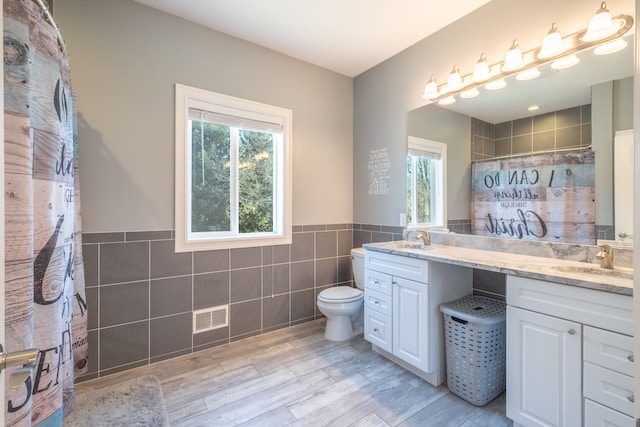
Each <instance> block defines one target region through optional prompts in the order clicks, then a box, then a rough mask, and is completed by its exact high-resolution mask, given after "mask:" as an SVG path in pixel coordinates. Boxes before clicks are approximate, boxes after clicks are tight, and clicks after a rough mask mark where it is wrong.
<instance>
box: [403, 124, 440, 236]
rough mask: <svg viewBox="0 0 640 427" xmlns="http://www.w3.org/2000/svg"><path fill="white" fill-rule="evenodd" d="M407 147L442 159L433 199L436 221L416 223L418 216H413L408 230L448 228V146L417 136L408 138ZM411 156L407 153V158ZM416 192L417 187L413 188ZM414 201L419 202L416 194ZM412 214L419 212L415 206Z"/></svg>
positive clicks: (437, 171)
mask: <svg viewBox="0 0 640 427" xmlns="http://www.w3.org/2000/svg"><path fill="white" fill-rule="evenodd" d="M407 146H408V148H409V151H410V150H417V151H422V152H425V153H430V154H433V155H435V156H438V157H440V162H438V165H439V166H438V168H437V170H436V178H437V181H436V183H435V190H434V191H435V194H434V195H433V196H435V197H432V200H435V202H433V204H434V206H435V208H436V209H435V216H436V219H435V220H434V221H433V222H431V223H416V215H412V216H411V219H410V221H409V222H408V223H407V229H409V230H415V229H428V228H436V227H437V228H446V227H447V144H445V143H442V142H438V141H431V140H428V139H424V138H418V137H415V136H409V137H408V143H407ZM409 155H410V154H409V153H407V157H408V156H409ZM413 189H414V190H415V186H414V187H413ZM412 196H413V197H412V199H413V201H414V204H415V202H416V201H417V195H416V194H415V193H414V194H413V195H412ZM411 211H412V212H417V207H416V206H415V205H414V206H413V207H412V210H411Z"/></svg>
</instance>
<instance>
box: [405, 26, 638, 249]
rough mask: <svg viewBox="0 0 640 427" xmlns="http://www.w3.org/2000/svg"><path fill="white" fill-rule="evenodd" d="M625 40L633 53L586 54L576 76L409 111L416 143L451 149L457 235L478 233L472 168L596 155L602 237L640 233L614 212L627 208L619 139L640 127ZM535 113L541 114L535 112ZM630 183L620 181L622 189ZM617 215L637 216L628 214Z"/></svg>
mask: <svg viewBox="0 0 640 427" xmlns="http://www.w3.org/2000/svg"><path fill="white" fill-rule="evenodd" d="M625 41H627V43H628V46H627V48H626V49H623V50H621V51H619V52H616V53H613V54H610V55H602V56H599V55H594V54H593V52H592V51H586V52H582V53H581V54H580V55H579V60H580V61H579V63H578V64H577V65H576V66H574V67H572V68H569V69H564V70H554V69H551V68H550V67H549V66H548V65H547V66H543V67H540V69H539V70H540V72H541V74H540V76H539V77H537V78H535V79H532V80H527V81H520V80H516V79H515V76H512V77H509V78H508V80H507V86H506V87H505V88H504V89H501V90H496V91H489V90H487V89H485V88H480V94H479V96H477V97H475V98H470V99H457V101H456V102H455V103H453V104H449V105H437V104H430V105H426V106H423V107H421V108H418V109H416V110H413V111H410V112H409V114H408V119H407V123H408V134H409V135H410V136H414V137H420V138H426V139H430V140H434V141H440V142H444V143H446V144H447V145H448V152H449V156H448V162H447V163H448V164H447V166H448V173H447V181H448V192H449V195H448V206H449V207H455V206H461V205H460V203H462V204H463V205H462V206H464V207H462V208H458V210H457V211H455V210H450V211H449V215H448V220H449V223H450V224H451V222H452V220H453V225H454V226H453V227H450V228H451V229H452V231H456V232H463V233H471V224H470V222H471V221H470V220H469V222H468V223H465V220H466V219H467V218H469V217H470V216H471V215H472V213H471V212H472V206H471V199H472V197H471V189H470V182H471V179H472V178H471V164H472V162H480V161H485V160H492V159H509V158H513V157H519V156H523V155H536V154H539V153H559V152H571V151H576V150H577V151H580V150H585V149H590V150H592V151H593V152H594V153H595V226H596V227H595V238H596V239H606V240H616V239H618V240H620V239H621V238H620V237H619V236H617V234H618V233H626V234H627V235H630V234H632V233H629V232H628V230H622V229H618V228H620V227H616V224H615V220H614V210H615V209H614V205H615V203H619V202H622V201H623V200H622V199H623V197H618V199H620V200H614V193H615V192H614V166H613V164H614V151H615V150H614V144H615V142H614V140H615V134H616V132H620V131H625V130H629V129H631V128H632V123H633V114H632V107H633V99H632V96H633V78H632V73H633V51H634V48H633V37H632V36H629V35H627V36H626V37H625ZM532 106H537V109H535V110H532V111H531V110H529V108H530V107H532ZM619 169H620V170H621V169H622V168H621V167H620V168H619ZM618 172H620V171H618ZM625 173H627V174H630V173H631V172H628V171H627V172H625ZM623 179H624V175H623V176H618V175H616V180H617V181H618V184H620V181H621V180H623ZM628 182H631V181H628ZM627 203H628V202H627ZM630 206H632V204H631V205H630ZM617 210H618V211H619V212H618V213H620V212H622V211H625V210H626V212H627V213H628V215H632V210H631V209H630V208H628V207H627V208H618V209H617ZM618 222H622V220H620V219H618ZM627 239H628V237H627ZM592 243H595V241H594V242H592Z"/></svg>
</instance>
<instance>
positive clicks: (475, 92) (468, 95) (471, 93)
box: [454, 87, 480, 99]
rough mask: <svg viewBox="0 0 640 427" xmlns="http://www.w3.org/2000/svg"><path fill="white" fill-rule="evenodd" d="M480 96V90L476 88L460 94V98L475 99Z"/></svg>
mask: <svg viewBox="0 0 640 427" xmlns="http://www.w3.org/2000/svg"><path fill="white" fill-rule="evenodd" d="M478 95H480V91H479V90H478V88H475V87H473V88H471V89H469V90H465V91H464V92H460V98H466V99H469V98H475V97H476V96H478ZM454 99H455V98H454Z"/></svg>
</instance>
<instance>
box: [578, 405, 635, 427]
mask: <svg viewBox="0 0 640 427" xmlns="http://www.w3.org/2000/svg"><path fill="white" fill-rule="evenodd" d="M602 426H618V427H634V426H635V423H634V422H633V418H631V417H628V416H626V415H624V414H622V413H620V412H618V411H614V410H613V409H611V408H607V407H606V406H602V405H600V404H598V403H595V402H592V401H591V400H589V399H585V401H584V427H602Z"/></svg>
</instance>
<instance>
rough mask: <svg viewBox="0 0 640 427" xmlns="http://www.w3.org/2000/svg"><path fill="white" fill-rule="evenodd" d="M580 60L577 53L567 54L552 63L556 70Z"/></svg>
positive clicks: (563, 68)
mask: <svg viewBox="0 0 640 427" xmlns="http://www.w3.org/2000/svg"><path fill="white" fill-rule="evenodd" d="M578 62H580V60H579V59H578V57H577V56H575V55H569V56H565V57H563V58H560V59H558V60H556V61H553V62H552V63H551V68H553V69H554V70H565V69H567V68H571V67H573V66H574V65H576V64H577V63H578Z"/></svg>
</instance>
